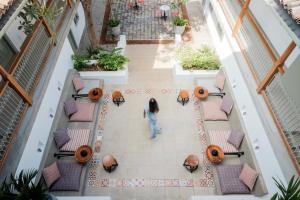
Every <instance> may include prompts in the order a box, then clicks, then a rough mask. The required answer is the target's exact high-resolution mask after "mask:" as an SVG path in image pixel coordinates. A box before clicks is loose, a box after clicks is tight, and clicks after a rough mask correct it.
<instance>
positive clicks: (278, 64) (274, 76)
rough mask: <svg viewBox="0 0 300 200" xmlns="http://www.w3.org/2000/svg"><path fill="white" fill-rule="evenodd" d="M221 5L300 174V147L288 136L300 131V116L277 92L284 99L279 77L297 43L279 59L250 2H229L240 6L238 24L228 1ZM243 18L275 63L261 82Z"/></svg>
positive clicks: (222, 2)
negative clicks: (246, 39)
mask: <svg viewBox="0 0 300 200" xmlns="http://www.w3.org/2000/svg"><path fill="white" fill-rule="evenodd" d="M218 3H219V5H220V7H221V9H222V11H223V13H224V15H225V17H226V19H227V22H228V24H229V26H230V27H231V30H232V35H233V37H234V38H235V39H236V41H237V44H238V46H239V47H240V49H241V52H242V55H243V56H244V58H245V61H246V63H247V64H248V66H249V69H250V71H251V73H252V75H253V77H254V80H255V82H256V84H257V92H258V93H260V94H261V95H262V96H263V98H264V100H265V102H266V105H267V107H268V109H269V111H270V113H271V115H272V118H273V120H274V122H275V124H276V127H277V129H278V130H279V133H280V135H281V138H282V140H283V142H284V144H285V145H286V148H287V150H288V153H289V155H290V157H291V158H292V161H293V164H294V166H295V168H296V169H297V171H298V173H299V174H300V165H299V162H300V149H298V148H299V147H298V146H299V145H300V143H299V144H298V146H295V145H294V144H293V143H292V142H291V140H290V138H288V137H291V135H293V134H287V133H288V132H289V133H291V132H292V133H293V132H296V131H298V130H299V129H300V127H299V125H298V124H299V122H300V119H299V113H297V111H296V110H295V108H294V104H293V102H292V99H291V98H289V97H288V96H287V95H286V96H285V100H281V99H279V97H280V95H278V91H277V92H276V90H280V91H281V92H282V95H283V93H284V92H285V89H284V88H283V86H282V83H281V82H280V79H279V78H280V77H279V75H282V74H284V72H285V70H284V63H285V61H286V59H287V58H288V57H289V55H290V54H291V52H292V51H293V49H294V48H295V47H296V44H295V42H294V41H292V42H291V43H290V44H289V45H288V46H287V48H286V49H285V51H284V52H283V53H282V54H281V55H279V56H277V52H275V51H274V50H273V48H272V45H271V44H270V42H269V41H268V39H267V38H268V37H267V36H266V35H265V34H264V32H263V30H262V29H261V28H260V26H259V25H258V23H257V21H256V20H255V17H254V16H253V15H252V13H251V11H250V10H249V9H248V7H249V4H251V0H246V1H242V0H229V1H228V4H234V3H236V4H239V5H240V13H239V14H238V18H237V19H235V20H236V21H232V12H234V11H233V10H229V9H228V5H227V3H226V0H219V1H218ZM244 18H247V20H248V22H250V24H251V27H250V28H252V30H253V32H255V33H256V38H257V40H256V41H254V42H258V43H260V44H262V46H263V47H264V49H263V50H264V51H265V52H266V53H267V54H268V55H269V57H268V59H270V60H272V62H273V64H272V65H271V66H265V67H267V70H266V69H264V70H266V73H264V74H263V77H262V78H261V74H260V76H259V75H258V71H257V66H254V65H253V63H252V62H253V60H252V59H251V57H250V56H249V52H248V50H247V48H246V45H247V44H245V43H244V40H243V39H244V38H243V36H244V35H243V34H244V33H242V32H241V27H242V26H243V20H244ZM248 28H249V27H248ZM278 73H279V74H278ZM278 77H279V78H278ZM274 86H276V88H277V89H276V90H274ZM273 90H274V91H275V92H276V94H275V93H274V91H273ZM272 95H273V97H272ZM282 101H285V102H284V104H285V107H284V109H285V110H284V112H282V113H283V114H282V113H281V112H278V110H279V108H278V107H280V106H281V107H282V106H283V104H281V103H282ZM283 118H284V119H283ZM287 120H288V121H287ZM296 122H298V123H296ZM298 140H299V139H298ZM298 140H297V141H298ZM295 149H296V150H295Z"/></svg>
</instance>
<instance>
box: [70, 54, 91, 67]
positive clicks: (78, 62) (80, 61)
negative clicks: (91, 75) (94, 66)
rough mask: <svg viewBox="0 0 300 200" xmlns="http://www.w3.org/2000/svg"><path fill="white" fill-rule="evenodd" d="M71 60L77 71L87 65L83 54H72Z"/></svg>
mask: <svg viewBox="0 0 300 200" xmlns="http://www.w3.org/2000/svg"><path fill="white" fill-rule="evenodd" d="M72 60H73V64H74V68H75V69H76V70H78V71H80V70H82V69H83V68H84V67H86V66H87V62H88V60H87V59H86V57H85V56H81V55H79V54H74V55H72Z"/></svg>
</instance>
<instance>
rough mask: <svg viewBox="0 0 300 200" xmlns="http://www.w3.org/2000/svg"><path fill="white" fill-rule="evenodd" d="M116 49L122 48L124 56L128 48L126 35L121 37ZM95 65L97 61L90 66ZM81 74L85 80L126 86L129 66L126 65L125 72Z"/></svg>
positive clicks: (92, 61)
mask: <svg viewBox="0 0 300 200" xmlns="http://www.w3.org/2000/svg"><path fill="white" fill-rule="evenodd" d="M116 48H122V51H121V54H122V55H124V52H125V48H126V37H125V35H120V40H119V42H118V44H117V47H116ZM93 63H96V61H95V60H90V61H89V64H93ZM79 73H80V76H81V77H82V78H84V79H102V80H104V84H126V83H127V82H128V64H126V65H124V69H123V70H118V71H80V72H79Z"/></svg>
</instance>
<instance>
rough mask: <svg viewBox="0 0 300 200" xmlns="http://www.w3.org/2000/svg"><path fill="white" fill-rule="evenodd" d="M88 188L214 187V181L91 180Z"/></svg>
mask: <svg viewBox="0 0 300 200" xmlns="http://www.w3.org/2000/svg"><path fill="white" fill-rule="evenodd" d="M88 187H94V188H103V187H114V188H115V187H120V188H140V187H214V181H213V180H209V179H138V178H135V179H134V178H133V179H107V178H104V179H89V180H88Z"/></svg>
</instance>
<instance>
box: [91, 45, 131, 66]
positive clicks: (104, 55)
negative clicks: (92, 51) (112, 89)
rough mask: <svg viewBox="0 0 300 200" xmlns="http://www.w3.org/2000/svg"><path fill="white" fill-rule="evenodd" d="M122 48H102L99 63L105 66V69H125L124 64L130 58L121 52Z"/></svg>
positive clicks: (98, 56) (98, 58)
mask: <svg viewBox="0 0 300 200" xmlns="http://www.w3.org/2000/svg"><path fill="white" fill-rule="evenodd" d="M121 50H122V48H116V49H113V50H112V51H109V50H103V49H102V50H100V52H99V54H98V55H97V56H96V57H97V63H98V64H99V65H101V66H102V67H103V69H104V70H105V71H117V70H120V69H123V66H124V64H126V63H128V62H129V59H128V58H127V57H125V56H123V55H122V54H121Z"/></svg>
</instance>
